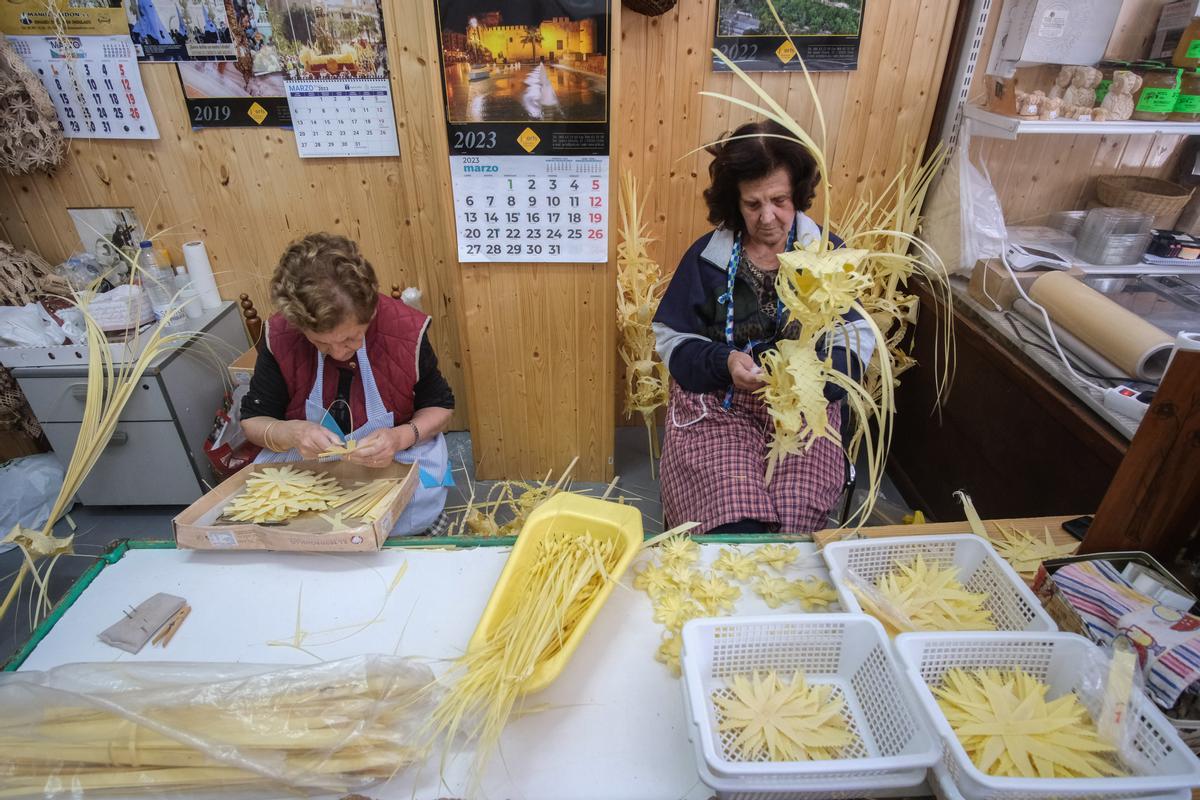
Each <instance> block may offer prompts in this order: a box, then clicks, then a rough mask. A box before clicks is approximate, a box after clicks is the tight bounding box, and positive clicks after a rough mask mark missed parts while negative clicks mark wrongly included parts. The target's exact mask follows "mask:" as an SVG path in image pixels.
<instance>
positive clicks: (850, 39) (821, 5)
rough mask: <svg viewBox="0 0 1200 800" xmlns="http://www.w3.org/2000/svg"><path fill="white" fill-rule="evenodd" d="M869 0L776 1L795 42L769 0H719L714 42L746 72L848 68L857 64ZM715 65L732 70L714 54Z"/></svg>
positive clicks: (820, 70) (852, 68)
mask: <svg viewBox="0 0 1200 800" xmlns="http://www.w3.org/2000/svg"><path fill="white" fill-rule="evenodd" d="M865 3H866V0H786V2H775V4H774V5H775V10H776V12H778V14H779V17H780V19H781V20H782V22H783V24H784V26H785V28H786V30H787V32H788V34H789V35H790V36H791V41H789V40H788V37H787V36H785V35H784V34H783V31H782V30H781V29H780V27H779V21H777V20H776V19H775V16H774V15H773V14H772V13H771V7H770V6H769V5H768V4H767V0H719V2H718V4H717V27H716V33H715V36H714V39H713V47H714V48H715V49H717V50H719V51H720V52H721V53H722V54H723V55H724V56H725V57H726V58H728V59H729V60H730V61H733V62H734V63H736V64H737V65H738V67H739V68H741V69H742V70H744V71H746V72H788V71H795V72H799V71H801V69H802V67H801V66H800V64H801V60H803V63H804V65H805V66H806V67H808V70H809V72H844V71H847V70H854V69H858V47H859V40H860V37H861V36H862V20H863V5H864V4H865ZM713 69H714V70H717V71H724V72H728V71H729V68H728V67H727V66H725V63H724V62H722V61H721V60H720V59H719V58H717V57H716V56H715V55H714V56H713Z"/></svg>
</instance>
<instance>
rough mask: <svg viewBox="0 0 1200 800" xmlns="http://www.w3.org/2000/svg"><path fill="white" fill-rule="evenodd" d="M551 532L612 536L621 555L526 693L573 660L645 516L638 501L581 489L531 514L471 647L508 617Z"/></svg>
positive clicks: (634, 548) (630, 554)
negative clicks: (582, 492)
mask: <svg viewBox="0 0 1200 800" xmlns="http://www.w3.org/2000/svg"><path fill="white" fill-rule="evenodd" d="M552 531H566V532H567V533H587V534H589V535H591V536H594V537H595V538H597V539H599V540H601V541H609V540H612V541H613V542H614V546H615V548H616V551H617V553H618V554H619V555H618V557H617V564H616V566H615V567H614V568H613V571H612V580H611V581H610V582H609V583H607V584H606V585H605V586H603V587H601V589H600V592H599V594H597V595H596V598H595V600H593V601H592V604H591V606H589V607H588V609H587V610H586V611H585V612H584V614H583V617H582V618H581V619H580V620H579V624H578V625H576V626H575V630H573V631H572V632H571V634H570V636H568V637H567V640H566V641H565V642H564V643H563V646H562V649H560V650H559V651H558V652H557V653H556V654H555V655H554V657H553V658H551V659H549V660H548V661H546V662H545V663H543V664H541V665H540V666H539V667H538V668H537V669H536V670H534V672H533V674H532V675H531V676H530V677H529V680H528V682H527V683H526V685H525V689H524V691H525V693H526V694H528V693H530V692H536V691H540V690H542V689H545V688H546V687H547V686H549V685H550V684H551V683H553V682H554V679H555V678H557V677H558V674H559V673H560V672H562V670H563V667H565V666H566V665H567V662H568V661H570V659H571V656H572V655H573V654H574V653H575V648H576V647H578V646H579V642H580V640H581V639H582V638H583V635H584V634H585V633H587V629H588V628H589V627H590V626H591V624H592V620H593V619H595V618H596V614H597V613H599V611H600V607H601V606H603V605H604V601H606V600H607V599H608V594H609V592H611V591H612V587H613V584H615V583H616V582H617V581H618V580H620V578H621V576H622V575H623V574H624V573H625V570H626V569H627V568H628V567H629V564H630V562H631V561H633V558H634V556H636V555H637V554H638V550H639V549H640V548H641V546H642V515H641V512H639V511H638V510H637V509H636V508H634V507H633V506H627V505H622V504H620V503H610V502H607V501H605V500H597V499H595V498H591V497H581V496H580V495H577V494H558V495H555V496H554V497H551V498H550V499H549V500H547V501H546V502H545V503H542V505H540V506H539V507H538V508H537V509H536V510H534V512H533V513H532V514H530V515H529V519H528V520H526V522H525V527H524V528H522V529H521V534H520V535H519V536H518V537H517V542H516V544H515V545H513V549H512V553H511V554H509V556H508V561H507V562H505V564H504V571H503V572H501V573H500V579H499V580H497V581H496V588H494V589H492V596H491V598H489V599H488V604H487V608H485V609H484V610H483V616H482V617H480V618H479V625H478V626H476V628H475V633H474V634H473V635H472V636H471V641H470V643H469V644H468V645H467V647H468V649H470V648H474V647H478V646H481V645H482V644H483V643H484V642H486V641H487V639H488V635H489V634H490V633H491V631H492V628H493V627H494V626H495V625H496V624H497V623H498V622H499V620H500V619H502V618H503V616H504V614H505V612H506V611H507V610H508V607H509V605H510V604H511V603H512V601H513V598H514V597H515V593H516V587H517V586H519V581H520V580H521V579H522V578H523V576H524V575H525V574H527V572H528V570H529V567H530V563H531V562H532V560H533V558H534V557H535V555H536V552H537V543H538V540H539V539H540V538H541V537H543V536H545V535H547V534H549V533H551V532H552ZM510 588H511V589H512V591H510Z"/></svg>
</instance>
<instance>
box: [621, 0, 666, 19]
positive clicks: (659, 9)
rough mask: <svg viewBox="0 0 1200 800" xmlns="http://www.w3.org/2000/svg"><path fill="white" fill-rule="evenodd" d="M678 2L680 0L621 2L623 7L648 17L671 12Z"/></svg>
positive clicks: (632, 0)
mask: <svg viewBox="0 0 1200 800" xmlns="http://www.w3.org/2000/svg"><path fill="white" fill-rule="evenodd" d="M677 2H679V0H621V5H623V6H625V7H626V8H628V9H629V10H630V11H636V12H637V13H639V14H645V15H646V16H647V17H657V16H659V15H660V14H665V13H667V12H668V11H670V10H671V9H672V8H674V7H675V4H676V3H677Z"/></svg>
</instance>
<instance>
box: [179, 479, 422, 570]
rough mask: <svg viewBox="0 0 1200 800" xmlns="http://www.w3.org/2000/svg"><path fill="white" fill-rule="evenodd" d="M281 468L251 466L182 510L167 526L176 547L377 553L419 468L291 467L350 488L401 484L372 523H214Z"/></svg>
mask: <svg viewBox="0 0 1200 800" xmlns="http://www.w3.org/2000/svg"><path fill="white" fill-rule="evenodd" d="M279 466H280V465H279V464H251V465H249V466H248V467H246V468H244V469H241V470H239V471H238V472H237V473H236V474H235V475H233V477H231V478H229V479H228V480H226V481H223V482H222V483H221V484H220V485H219V486H217V488H215V489H213V490H212V491H211V492H209V493H208V494H206V495H204V496H203V497H201V498H200V499H199V500H197V501H196V502H194V503H192V504H191V505H190V506H188V507H187V508H186V509H184V510H183V511H182V512H181V513H180V514H179V516H177V517H175V519H174V520H172V522H171V526H172V527H173V528H174V530H175V545H176V546H177V547H179V548H180V549H191V550H286V551H294V552H306V553H335V552H346V551H362V550H378V549H380V548H381V547H383V542H384V540H385V539H387V537H388V534H389V533H390V532H391V530H392V528H393V527H394V526H395V524H396V520H398V519H399V518H400V514H401V512H403V511H404V509H405V508H406V507H407V506H408V503H409V501H411V500H412V496H413V493H414V492H415V491H416V490H417V482H418V480H419V479H420V478H419V475H418V473H417V467H416V466H415V465H413V464H395V463H393V464H391V465H389V466H387V467H384V468H383V469H371V468H370V467H363V466H360V465H358V464H351V463H349V462H346V461H294V462H291V464H290V466H292V467H295V468H297V469H307V470H312V471H314V472H324V473H326V474H329V475H332V476H333V477H335V478H337V479H338V481H339V482H340V483H342V484H343V485H345V486H352V485H353V484H354V483H355V482H356V481H370V480H375V479H377V478H399V479H400V491H399V493H398V494H397V495H396V496H395V498H394V499H393V500H392V503H391V506H390V507H389V509H388V511H387V513H385V514H384V515H383V516H381V517H380V518H379V519H378V520H376V521H375V522H374V523H367V522H363V523H362V524H359V525H355V526H354V527H349V528H334V527H333V526H332V525H331V524H330V523H329V521H328V520H326V519H324V518H323V517H322V516H321V515H320V514H319V513H316V512H308V513H304V514H301V515H300V516H298V517H295V518H294V519H291V520H288V521H287V522H286V523H283V524H280V525H256V524H253V523H236V522H235V523H221V524H218V523H217V520H218V518H220V516H221V511H222V509H224V508H225V506H226V504H227V503H228V502H229V501H230V500H231V499H233V497H234V496H235V495H236V494H238V493H239V492H241V490H242V487H243V486H244V485H245V483H246V479H247V478H248V477H249V476H250V475H252V474H254V473H255V472H259V471H261V470H263V469H269V468H271V467H279ZM325 513H326V514H328V513H330V512H325Z"/></svg>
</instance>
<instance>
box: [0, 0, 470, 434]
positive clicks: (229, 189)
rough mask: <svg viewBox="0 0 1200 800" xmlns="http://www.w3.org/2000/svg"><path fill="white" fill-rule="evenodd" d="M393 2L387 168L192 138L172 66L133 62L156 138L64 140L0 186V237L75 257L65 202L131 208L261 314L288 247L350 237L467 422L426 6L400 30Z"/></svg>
mask: <svg viewBox="0 0 1200 800" xmlns="http://www.w3.org/2000/svg"><path fill="white" fill-rule="evenodd" d="M418 5H420V7H421V8H422V9H424V8H425V4H418ZM396 6H397V4H394V3H388V4H385V7H386V13H387V19H386V23H387V26H388V37H389V50H390V52H391V57H392V62H393V65H394V66H395V72H394V73H393V81H392V90H393V93H394V95H395V98H396V109H397V119H398V124H399V137H400V150H401V157H400V158H399V159H382V158H370V159H329V160H324V159H322V160H302V159H300V158H299V157H298V156H297V154H296V145H295V141H294V139H293V134H292V133H291V132H290V131H283V130H277V129H260V130H250V129H225V130H219V129H210V130H203V131H193V130H191V128H190V126H189V124H188V118H187V111H186V107H185V105H184V101H183V97H182V92H181V90H180V86H179V80H178V77H177V74H176V71H175V67H174V65H170V64H145V65H143V66H142V78H143V81H144V83H145V85H146V90H147V92H148V94H149V97H150V103H151V107H152V108H153V110H154V116H155V119H156V121H157V123H158V127H159V131H160V134H161V137H162V138H161V139H159V140H157V141H149V142H102V141H98V140H96V141H92V140H85V139H76V140H71V148H70V152H69V155H68V157H67V160H66V162H65V163H64V164H63V165H62V166H60V168H59V169H58V170H57V171H56V173H55V174H54V175H53V176H47V175H44V174H37V175H31V176H23V177H8V176H5V177H3V178H0V226H2V227H3V233H4V236H5V237H6V238H7V239H8V240H9V241H12V242H14V243H16V244H19V245H22V246H27V247H31V248H32V249H34V250H36V251H37V252H39V253H40V254H41V255H42V256H43V257H45V258H46V259H48V260H50V261H52V262H53V261H58V260H62V259H64V258H66V257H67V256H68V255H70V254H71V253H73V252H75V251H77V250H78V249H79V241H78V238H77V236H76V234H75V230H74V227H73V225H72V224H71V221H70V218H69V216H68V214H67V211H66V209H67V208H68V207H87V206H130V207H133V208H134V209H135V210H136V211H137V215H138V217H139V218H140V219H141V221H142V222H143V223H144V224H146V225H148V227H149V231H150V232H151V233H154V234H160V233H161V239H162V241H164V242H165V243H167V244H168V245H169V246H170V247H171V248H172V250H173V251H174V252H175V255H176V258H179V257H180V253H179V246H180V245H181V244H182V243H183V242H185V241H188V240H191V239H195V238H203V239H204V240H205V243H206V245H207V246H208V250H209V254H210V258H211V259H212V263H213V269H214V272H215V273H216V277H217V282H218V285H219V286H220V289H221V292H222V294H223V295H224V296H225V297H237V295H238V294H239V293H240V292H247V293H249V294H250V295H251V296H252V297H253V298H254V299H255V302H256V304H257V305H258V307H259V308H260V309H262V310H264V311H265V310H266V309H267V297H266V284H267V280H268V278H269V276H270V274H271V271H272V270H273V268H274V265H275V262H276V261H277V259H278V257H279V255H280V253H281V252H282V251H283V249H284V247H285V246H286V245H287V243H288V242H289V241H291V240H293V239H295V238H298V237H299V236H302V235H304V234H305V233H308V232H310V231H315V230H330V231H334V232H337V233H342V234H345V235H347V236H350V237H352V238H354V239H356V240H358V242H359V243H360V244H361V245H362V248H363V251H364V253H365V254H366V255H367V257H368V259H369V260H370V261H371V263H372V264H373V265H374V266H375V268H376V271H377V272H378V274H379V278H380V283H381V284H382V285H383V287H384V288H385V290H386V289H387V288H389V287H390V286H391V284H392V283H399V284H400V285H401V286H405V285H415V286H418V287H420V289H421V290H422V292H423V294H424V301H423V305H424V308H425V310H426V311H427V312H428V313H430V314H431V315H432V316H433V318H434V323H433V325H432V327H431V337H432V341H433V344H434V347H435V349H436V350H437V352H438V354H439V356H440V359H441V365H442V369H443V371H444V372H445V374H446V377H447V379H448V380H449V382H450V384H451V386H452V388H453V389H454V393H455V396H456V397H457V398H458V401H459V410H458V413H457V414H456V417H455V424H456V427H460V428H461V427H466V421H467V414H466V411H467V408H468V406H469V399H470V396H469V395H470V393H469V392H468V391H467V383H466V375H465V369H464V358H463V353H464V347H463V343H462V335H461V334H462V332H461V330H460V324H461V323H460V321H459V320H458V319H457V315H456V313H455V312H456V306H455V304H456V302H457V298H458V297H459V294H460V291H459V288H458V273H457V264H456V263H455V262H454V260H453V242H452V232H453V217H452V215H451V214H450V213H449V207H448V205H447V204H446V203H443V199H442V197H441V196H440V195H441V194H442V193H443V192H442V190H441V189H440V188H439V187H442V186H448V184H449V174H448V170H447V168H446V166H445V164H446V162H445V158H444V152H445V143H444V135H443V134H442V132H441V131H442V128H441V127H440V126H441V125H442V112H441V91H440V88H439V85H438V84H437V83H436V81H437V79H438V74H437V67H436V64H437V61H436V59H434V58H432V56H431V54H432V53H433V52H434V48H433V46H432V45H431V39H430V38H429V37H431V36H432V34H433V30H434V28H433V24H434V23H433V20H432V9H429V10H428V14H427V16H428V19H426V20H420V22H422V24H418V25H414V24H413V21H412V19H411V18H410V19H408V20H406V23H407V24H406V25H401V24H400V19H399V14H398V12H397V8H396ZM439 141H441V148H442V153H443V156H442V157H441V158H440V159H437V158H435V156H434V151H435V150H436V144H437V142H439ZM447 232H450V233H447Z"/></svg>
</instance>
